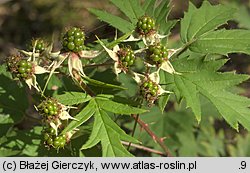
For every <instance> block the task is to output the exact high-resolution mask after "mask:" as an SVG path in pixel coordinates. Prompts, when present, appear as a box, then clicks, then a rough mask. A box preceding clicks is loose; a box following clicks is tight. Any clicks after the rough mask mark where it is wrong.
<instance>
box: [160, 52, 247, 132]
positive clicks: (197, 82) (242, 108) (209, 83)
mask: <svg viewBox="0 0 250 173" xmlns="http://www.w3.org/2000/svg"><path fill="white" fill-rule="evenodd" d="M201 61H203V65H202V66H203V67H207V68H204V69H196V70H195V68H194V67H195V65H193V67H192V68H193V69H192V70H190V67H187V65H186V66H182V65H180V64H182V63H183V60H176V61H174V62H173V66H174V68H175V69H176V70H177V71H178V72H182V74H181V75H179V74H174V75H170V74H167V73H164V72H161V80H162V81H161V83H166V84H167V86H166V88H167V89H168V90H170V91H173V92H174V93H175V94H176V96H177V98H178V99H180V98H184V99H185V100H186V102H187V105H188V106H190V107H191V109H192V111H193V112H194V113H195V115H196V118H197V120H198V121H199V120H200V119H199V118H200V117H199V116H197V115H200V99H199V96H200V95H203V96H205V97H206V98H207V99H208V100H209V101H210V102H211V103H212V104H213V105H214V106H215V107H216V109H217V110H218V112H219V113H220V114H221V115H222V116H223V118H224V119H225V120H226V121H227V122H228V123H229V124H230V125H231V126H232V127H233V128H235V129H236V130H238V122H239V123H241V124H242V125H243V126H244V127H245V128H247V129H248V130H249V129H250V116H249V109H248V106H249V105H250V100H249V99H247V98H245V97H242V96H238V95H234V94H232V93H230V92H229V91H228V89H230V88H231V87H233V86H235V85H238V84H240V83H241V82H243V81H245V80H247V79H248V78H249V76H248V75H238V74H235V73H233V72H227V73H219V72H216V71H215V70H214V69H217V68H218V64H220V63H221V62H223V61H221V60H219V61H220V63H218V62H216V61H214V60H212V61H208V62H207V61H204V58H203V57H201V58H200V61H197V60H195V59H189V60H187V59H186V62H187V64H192V63H193V64H195V63H197V62H198V65H200V63H201ZM212 64H214V66H216V68H212ZM196 65H197V64H196ZM185 68H186V69H185ZM189 70H190V71H189Z"/></svg>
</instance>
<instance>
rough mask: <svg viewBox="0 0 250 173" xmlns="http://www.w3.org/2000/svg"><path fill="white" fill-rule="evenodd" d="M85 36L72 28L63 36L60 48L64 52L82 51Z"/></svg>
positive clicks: (78, 29)
mask: <svg viewBox="0 0 250 173" xmlns="http://www.w3.org/2000/svg"><path fill="white" fill-rule="evenodd" d="M84 41H85V34H84V32H83V31H82V30H81V29H80V28H76V27H72V28H70V29H69V30H68V31H67V32H66V33H65V34H64V36H63V41H62V46H63V49H64V50H66V51H72V52H79V51H82V50H83V49H84Z"/></svg>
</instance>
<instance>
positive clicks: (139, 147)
mask: <svg viewBox="0 0 250 173" xmlns="http://www.w3.org/2000/svg"><path fill="white" fill-rule="evenodd" d="M121 143H122V144H123V145H127V146H131V147H134V148H137V149H140V150H144V151H147V152H150V153H154V154H158V155H161V156H167V155H166V154H165V153H163V152H161V151H158V150H154V149H152V148H149V147H145V146H142V145H138V144H133V143H131V142H125V141H121Z"/></svg>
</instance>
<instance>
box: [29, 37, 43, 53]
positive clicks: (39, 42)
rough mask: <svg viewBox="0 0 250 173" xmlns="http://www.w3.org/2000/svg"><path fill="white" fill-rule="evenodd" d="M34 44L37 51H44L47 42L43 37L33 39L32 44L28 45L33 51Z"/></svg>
mask: <svg viewBox="0 0 250 173" xmlns="http://www.w3.org/2000/svg"><path fill="white" fill-rule="evenodd" d="M35 43H36V46H35ZM34 46H35V52H36V53H42V52H43V51H44V50H45V43H44V41H43V40H42V39H35V40H32V41H31V44H30V45H29V47H28V49H29V51H33V48H34Z"/></svg>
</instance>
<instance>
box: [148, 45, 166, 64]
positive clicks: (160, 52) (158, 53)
mask: <svg viewBox="0 0 250 173" xmlns="http://www.w3.org/2000/svg"><path fill="white" fill-rule="evenodd" d="M147 54H148V55H147V60H148V61H149V63H151V64H156V65H159V64H161V63H162V62H163V61H166V60H168V50H167V48H166V47H165V46H163V45H162V44H161V43H159V44H156V45H150V46H149V48H148V53H147Z"/></svg>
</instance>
